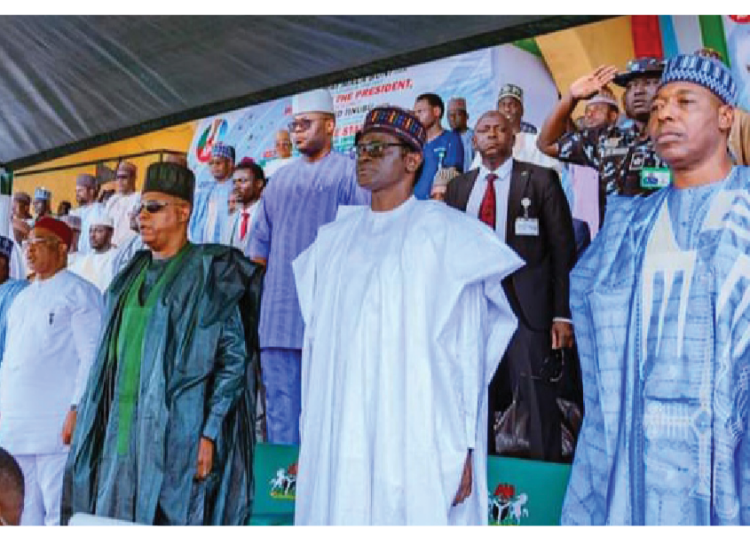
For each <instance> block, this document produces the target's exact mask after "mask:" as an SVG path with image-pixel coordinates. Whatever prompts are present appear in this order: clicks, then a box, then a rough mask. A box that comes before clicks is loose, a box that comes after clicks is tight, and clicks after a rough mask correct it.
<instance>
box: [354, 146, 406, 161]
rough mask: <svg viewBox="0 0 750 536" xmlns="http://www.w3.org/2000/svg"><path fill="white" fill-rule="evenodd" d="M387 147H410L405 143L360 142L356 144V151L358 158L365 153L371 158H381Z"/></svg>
mask: <svg viewBox="0 0 750 536" xmlns="http://www.w3.org/2000/svg"><path fill="white" fill-rule="evenodd" d="M386 147H408V145H406V144H405V143H380V142H372V143H360V144H357V145H355V146H354V152H355V153H356V154H357V158H362V157H363V156H364V155H365V154H366V155H367V156H369V157H370V158H380V157H382V156H383V155H384V154H385V148H386Z"/></svg>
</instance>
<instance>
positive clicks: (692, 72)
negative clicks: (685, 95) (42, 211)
mask: <svg viewBox="0 0 750 536" xmlns="http://www.w3.org/2000/svg"><path fill="white" fill-rule="evenodd" d="M670 82H691V83H693V84H698V85H699V86H703V87H705V88H706V89H708V90H709V91H711V92H712V93H713V94H714V95H716V96H717V97H719V100H721V102H723V103H724V104H731V105H732V106H734V104H735V103H736V101H737V84H736V83H735V82H734V78H732V73H731V72H730V71H729V69H728V68H727V67H726V66H725V65H724V64H723V63H722V62H720V61H718V60H716V59H714V58H711V57H707V56H699V55H697V54H682V55H680V56H675V57H674V58H670V59H669V60H667V65H666V67H665V68H664V73H663V74H662V75H661V83H660V84H659V88H661V87H663V86H665V85H667V84H669V83H670Z"/></svg>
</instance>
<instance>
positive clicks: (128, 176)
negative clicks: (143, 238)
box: [84, 162, 140, 247]
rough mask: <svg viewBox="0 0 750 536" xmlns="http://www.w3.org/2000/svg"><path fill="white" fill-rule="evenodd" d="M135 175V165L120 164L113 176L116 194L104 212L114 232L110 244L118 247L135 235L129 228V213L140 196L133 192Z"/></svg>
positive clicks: (110, 199) (136, 169)
mask: <svg viewBox="0 0 750 536" xmlns="http://www.w3.org/2000/svg"><path fill="white" fill-rule="evenodd" d="M137 173H138V168H136V166H135V164H133V163H131V162H120V164H119V165H118V166H117V172H116V175H115V178H116V180H117V192H116V193H115V194H114V195H113V196H112V197H110V198H109V200H108V201H107V205H106V208H105V211H104V212H105V214H106V215H107V216H109V217H110V218H112V221H113V222H114V225H115V232H114V235H113V236H112V243H113V244H114V245H115V246H118V247H119V246H122V245H125V244H126V243H127V242H128V240H130V239H131V238H133V237H134V236H135V235H136V234H137V233H135V232H134V231H133V230H132V229H131V228H130V212H131V211H132V210H133V207H134V206H135V205H137V204H138V203H139V202H140V196H139V195H138V193H137V192H136V191H135V181H136V175H137ZM84 236H87V235H84Z"/></svg>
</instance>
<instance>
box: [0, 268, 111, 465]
mask: <svg viewBox="0 0 750 536" xmlns="http://www.w3.org/2000/svg"><path fill="white" fill-rule="evenodd" d="M102 309H103V304H102V295H101V293H100V292H99V290H98V289H97V288H96V287H95V286H94V285H92V284H91V283H89V282H88V281H86V280H85V279H83V278H81V277H80V276H77V275H75V274H73V273H71V272H70V271H68V270H62V271H60V272H58V273H57V274H55V275H54V276H53V277H51V278H49V279H46V280H44V281H34V282H33V283H31V284H30V285H29V286H28V287H26V288H25V289H23V290H22V291H21V292H20V293H19V294H18V295H17V296H16V298H15V300H13V304H12V305H11V306H10V308H9V309H8V317H7V322H8V323H7V327H8V331H7V337H6V339H5V351H4V357H3V362H2V365H0V445H3V447H5V448H6V449H7V450H8V451H9V452H10V453H12V454H14V455H16V454H18V455H25V454H37V455H40V454H56V453H60V452H65V451H66V450H67V449H68V447H67V446H64V445H63V443H62V429H63V423H64V422H65V416H66V415H67V413H68V411H70V406H71V405H72V404H77V403H78V401H79V400H80V398H81V396H82V394H83V391H84V389H85V388H86V382H87V381H88V376H89V370H90V368H91V364H92V363H93V361H94V356H95V353H96V349H97V342H98V338H99V328H100V324H101V317H102Z"/></svg>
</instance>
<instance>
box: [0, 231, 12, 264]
mask: <svg viewBox="0 0 750 536" xmlns="http://www.w3.org/2000/svg"><path fill="white" fill-rule="evenodd" d="M12 253H13V240H11V239H10V238H7V237H5V236H0V255H4V256H5V257H6V258H7V259H8V261H10V256H11V254H12Z"/></svg>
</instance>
